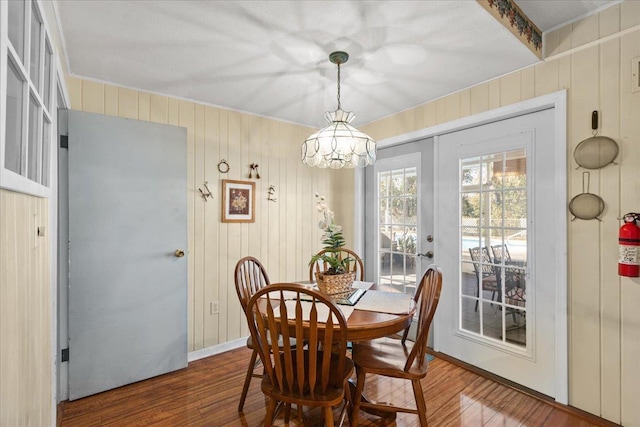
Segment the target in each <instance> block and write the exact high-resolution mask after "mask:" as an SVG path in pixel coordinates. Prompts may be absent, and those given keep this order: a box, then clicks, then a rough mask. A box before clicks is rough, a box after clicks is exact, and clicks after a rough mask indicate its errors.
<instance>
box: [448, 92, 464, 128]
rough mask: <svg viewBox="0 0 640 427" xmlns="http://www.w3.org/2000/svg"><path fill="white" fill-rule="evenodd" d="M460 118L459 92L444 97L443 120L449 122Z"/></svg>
mask: <svg viewBox="0 0 640 427" xmlns="http://www.w3.org/2000/svg"><path fill="white" fill-rule="evenodd" d="M459 118H460V92H456V93H452V94H451V95H449V96H447V97H445V98H444V120H445V122H451V121H453V120H456V119H459Z"/></svg>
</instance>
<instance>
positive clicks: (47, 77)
mask: <svg viewBox="0 0 640 427" xmlns="http://www.w3.org/2000/svg"><path fill="white" fill-rule="evenodd" d="M46 46H47V49H46V50H45V53H44V70H43V71H44V86H43V89H42V100H43V101H44V106H45V108H46V109H47V110H48V111H49V112H50V111H51V104H50V103H49V101H50V98H51V95H50V93H49V92H51V58H52V57H53V52H51V48H50V47H49V45H48V44H47V45H46Z"/></svg>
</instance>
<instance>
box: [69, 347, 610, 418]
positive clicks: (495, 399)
mask: <svg viewBox="0 0 640 427" xmlns="http://www.w3.org/2000/svg"><path fill="white" fill-rule="evenodd" d="M250 356H251V352H250V351H249V350H248V349H246V348H242V349H237V350H232V351H229V352H226V353H223V354H220V355H216V356H212V357H208V358H205V359H201V360H198V361H194V362H191V363H190V364H189V367H188V368H186V369H182V370H180V371H176V372H172V373H169V374H165V375H161V376H159V377H155V378H152V379H149V380H146V381H141V382H138V383H135V384H130V385H128V386H124V387H120V388H118V389H115V390H110V391H107V392H104V393H100V394H97V395H94V396H89V397H86V398H83V399H79V400H76V401H73V402H64V403H63V404H61V407H60V410H59V417H60V419H59V425H60V426H63V427H97V426H101V427H102V426H109V427H120V426H127V427H130V426H151V425H153V426H171V427H175V426H187V427H192V426H194V427H199V426H208V427H218V426H220V427H223V426H224V427H237V426H244V427H254V426H260V425H262V423H263V422H264V417H265V414H266V411H265V407H266V402H265V398H264V396H263V395H262V392H261V391H260V379H254V380H253V381H252V383H251V386H250V387H249V393H248V395H247V400H246V402H245V405H244V411H243V412H241V413H239V412H238V411H237V406H238V399H239V397H240V392H241V390H242V384H243V381H244V376H245V373H246V368H247V366H248V363H249V358H250ZM259 369H260V368H258V370H259ZM422 387H423V390H424V394H425V398H426V401H427V416H428V421H429V426H430V427H439V426H442V427H455V426H474V427H475V426H487V427H490V426H500V427H517V426H569V427H587V426H594V425H604V424H602V423H600V424H597V423H596V424H592V423H590V422H588V421H586V420H585V419H584V417H579V416H576V415H573V414H571V413H568V412H566V411H564V410H561V409H559V408H557V407H555V406H553V405H551V404H548V403H547V402H544V401H542V400H539V399H538V398H536V397H533V396H530V395H528V394H525V393H521V392H519V391H517V390H514V389H513V388H511V387H508V386H505V385H503V384H499V383H497V382H495V381H492V380H490V379H487V378H485V377H483V376H480V375H478V374H477V373H474V372H471V371H469V370H467V369H464V368H462V367H460V366H457V365H455V364H453V363H450V362H448V361H445V360H442V359H438V358H436V359H435V360H433V361H432V362H431V363H430V365H429V373H428V374H427V377H426V378H425V379H424V380H423V381H422ZM365 393H366V394H367V395H368V396H369V397H371V398H373V399H376V400H380V401H385V402H391V403H394V404H396V405H401V406H405V405H406V406H409V407H415V403H414V398H413V391H412V388H411V384H410V382H408V381H402V380H397V379H390V378H383V377H378V376H375V375H373V376H370V377H367V382H366V384H365ZM339 409H340V408H336V409H335V410H334V416H335V417H336V418H337V417H338V416H339ZM360 421H361V422H360V425H361V426H364V427H372V426H387V427H414V426H418V425H419V423H418V419H417V416H416V415H414V414H398V416H397V419H396V420H395V421H389V420H382V419H380V418H378V417H375V416H372V415H367V414H364V413H362V414H361V416H360ZM274 425H276V426H282V425H284V419H283V414H282V413H281V414H279V416H278V418H277V419H276V420H275V423H274ZM289 425H290V426H292V427H295V426H305V427H320V426H322V416H321V412H320V411H319V410H318V409H312V408H304V414H303V420H300V419H298V416H297V411H296V410H295V408H294V410H292V413H291V422H290V424H289Z"/></svg>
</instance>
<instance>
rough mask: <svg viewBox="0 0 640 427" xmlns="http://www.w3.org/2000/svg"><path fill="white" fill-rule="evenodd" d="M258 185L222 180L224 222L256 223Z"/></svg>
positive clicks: (248, 182) (249, 182)
mask: <svg viewBox="0 0 640 427" xmlns="http://www.w3.org/2000/svg"><path fill="white" fill-rule="evenodd" d="M255 205H256V183H255V182H251V181H234V180H231V179H223V180H222V222H255V220H256V215H255V214H256V206H255Z"/></svg>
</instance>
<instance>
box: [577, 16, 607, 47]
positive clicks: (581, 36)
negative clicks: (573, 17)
mask: <svg viewBox="0 0 640 427" xmlns="http://www.w3.org/2000/svg"><path fill="white" fill-rule="evenodd" d="M598 21H599V15H598V14H595V15H590V16H587V17H586V18H582V19H580V20H579V21H576V22H574V23H573V29H572V32H571V47H572V48H575V47H579V46H582V45H585V44H587V43H590V42H593V41H596V40H598V36H599V34H600V30H599V25H598V24H599V22H598Z"/></svg>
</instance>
